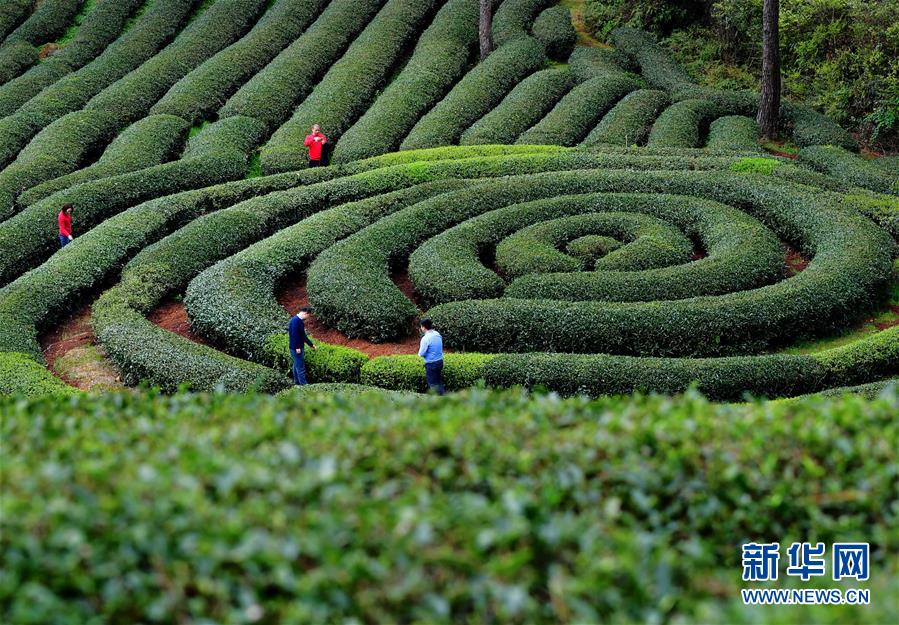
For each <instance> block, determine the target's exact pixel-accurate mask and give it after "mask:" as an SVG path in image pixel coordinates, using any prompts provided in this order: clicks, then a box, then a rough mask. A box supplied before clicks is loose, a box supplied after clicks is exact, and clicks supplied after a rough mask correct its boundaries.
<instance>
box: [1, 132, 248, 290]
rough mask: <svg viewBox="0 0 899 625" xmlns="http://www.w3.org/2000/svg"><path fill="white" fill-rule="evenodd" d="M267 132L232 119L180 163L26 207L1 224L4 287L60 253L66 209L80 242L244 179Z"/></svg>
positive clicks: (195, 141)
mask: <svg viewBox="0 0 899 625" xmlns="http://www.w3.org/2000/svg"><path fill="white" fill-rule="evenodd" d="M262 131H263V129H262V125H261V123H260V122H258V121H256V120H254V119H251V118H247V117H233V118H229V119H227V120H223V121H222V122H218V123H216V124H212V125H211V126H208V127H207V128H205V129H204V130H203V131H201V132H200V133H199V134H197V135H196V136H195V137H193V138H192V139H191V140H190V142H189V144H188V148H187V152H186V154H185V158H183V159H181V160H178V161H173V162H170V163H165V164H162V165H157V166H155V167H150V168H147V169H143V170H140V171H136V172H132V173H128V174H121V175H118V176H112V177H109V178H102V179H100V180H95V181H92V182H87V183H84V184H81V185H78V186H76V187H73V188H70V189H66V190H63V191H60V192H58V193H55V194H53V195H51V196H49V197H47V198H44V199H43V200H40V201H38V202H35V203H34V204H32V205H30V206H28V207H26V208H25V209H23V210H22V212H20V213H19V214H17V215H16V216H15V217H13V218H12V219H9V220H7V221H6V222H3V223H0V284H5V283H7V282H9V281H10V280H12V279H13V278H15V277H17V276H19V275H20V274H21V273H23V272H24V271H26V270H27V269H29V268H31V267H33V266H35V265H37V264H39V263H40V262H42V261H43V260H44V259H46V258H47V257H48V256H49V255H50V254H52V253H54V252H56V251H57V250H58V247H59V244H58V242H57V240H56V232H57V231H56V215H57V213H58V212H59V208H60V206H61V205H62V204H64V203H66V202H69V203H72V204H74V205H75V207H76V215H75V218H74V221H73V226H74V229H75V235H76V238H77V237H80V236H81V235H83V234H84V233H86V232H88V231H89V230H90V229H91V228H93V227H95V226H97V225H98V224H100V223H102V222H103V220H105V219H108V218H109V217H111V216H113V215H115V214H117V213H119V212H121V211H122V210H125V209H126V208H129V207H131V206H134V205H135V204H138V203H140V202H143V201H146V200H149V199H152V198H155V197H161V196H166V195H169V194H172V193H177V192H180V191H184V190H186V189H200V188H203V187H208V186H210V185H215V184H219V183H222V182H225V181H227V180H235V179H238V178H242V177H243V176H244V174H245V173H246V170H247V160H248V155H249V152H250V151H251V150H252V149H253V146H254V145H256V144H257V143H258V141H259V140H260V137H261V136H262Z"/></svg>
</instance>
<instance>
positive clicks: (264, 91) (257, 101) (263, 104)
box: [218, 0, 384, 132]
mask: <svg viewBox="0 0 899 625" xmlns="http://www.w3.org/2000/svg"><path fill="white" fill-rule="evenodd" d="M383 4H384V0H332V2H330V3H329V4H328V7H327V8H326V9H325V10H324V11H323V12H322V14H321V15H320V16H319V17H318V19H317V20H315V22H314V23H313V24H312V25H311V26H310V27H309V28H308V29H307V30H306V31H305V32H304V33H303V34H302V35H301V36H300V37H299V38H298V39H297V40H296V41H294V42H293V43H292V44H290V45H289V46H287V47H286V48H285V49H284V50H282V51H281V53H280V54H278V56H276V57H275V59H274V60H273V61H272V62H271V63H269V64H268V65H266V66H265V67H264V68H263V69H262V70H261V71H259V72H257V73H256V75H255V76H254V77H253V78H251V79H250V80H249V81H248V82H247V83H246V84H245V85H244V86H243V87H241V88H240V89H239V90H238V91H237V93H235V94H234V95H233V96H231V98H230V99H229V100H228V101H227V102H226V103H225V105H224V106H223V107H222V108H221V109H220V110H219V112H218V113H219V117H221V118H224V117H233V116H236V115H240V116H245V117H255V118H256V119H259V120H260V121H262V122H264V123H265V124H266V126H267V128H268V131H269V132H273V131H275V130H276V129H277V128H278V127H279V126H280V125H281V124H283V123H284V122H286V121H287V120H288V119H290V115H291V113H293V111H294V109H295V108H296V106H297V104H299V103H300V102H302V101H303V100H304V99H305V98H306V96H307V95H309V94H310V93H311V92H312V89H313V88H314V87H315V85H316V84H317V83H318V81H319V79H320V78H321V77H322V76H323V75H324V74H325V72H327V71H328V69H329V68H330V67H331V65H333V64H334V62H335V61H337V60H338V59H339V58H340V55H341V54H343V52H344V50H346V48H347V46H348V45H350V43H351V42H352V41H353V39H355V38H356V36H357V35H358V34H359V33H360V32H361V31H362V29H363V28H365V27H366V26H367V25H368V24H369V22H370V21H371V19H372V18H373V17H374V16H375V14H376V13H377V12H378V9H380V8H381V6H382V5H383Z"/></svg>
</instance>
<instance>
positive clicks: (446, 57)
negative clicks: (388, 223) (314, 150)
mask: <svg viewBox="0 0 899 625" xmlns="http://www.w3.org/2000/svg"><path fill="white" fill-rule="evenodd" d="M477 5H478V3H477V2H476V0H450V1H449V2H447V3H446V4H445V5H443V7H442V8H441V9H440V11H439V12H438V13H437V16H436V17H435V18H434V21H433V22H431V25H430V26H428V28H427V29H426V30H425V32H424V33H423V34H422V36H421V38H420V39H419V40H418V44H417V45H416V46H415V50H414V52H413V53H412V57H411V58H410V59H409V62H408V63H407V64H406V65H405V67H404V68H403V70H402V72H400V74H399V76H397V77H396V78H395V79H394V80H393V81H391V83H390V85H389V86H388V87H387V88H386V89H385V90H384V93H382V94H381V95H380V96H379V97H378V99H377V100H375V102H374V104H372V106H371V108H369V109H368V111H366V112H365V114H364V115H363V116H362V117H361V118H360V119H359V121H357V122H356V123H355V124H353V126H352V127H350V129H349V130H347V132H346V133H345V134H344V135H343V137H341V139H340V141H339V142H338V143H337V146H336V147H335V149H334V156H333V161H334V162H335V163H342V162H348V161H354V160H358V159H362V158H367V157H370V156H375V155H377V154H383V153H385V152H390V151H393V150H395V149H397V148H398V147H399V145H400V142H401V141H402V140H403V138H404V137H405V136H406V135H407V134H408V133H409V131H410V130H411V129H412V127H413V126H414V125H415V123H416V122H417V121H418V120H419V119H420V118H421V116H422V115H424V114H425V113H426V112H427V111H428V110H429V109H430V108H431V107H433V106H434V104H436V103H437V102H439V101H440V99H441V98H442V97H443V96H444V95H446V93H447V91H449V89H450V88H451V87H452V85H453V84H455V82H456V81H457V80H458V79H459V77H460V76H462V75H463V74H464V73H465V71H466V69H468V60H469V52H470V49H471V46H472V45H473V44H474V42H475V41H477V24H478V10H477Z"/></svg>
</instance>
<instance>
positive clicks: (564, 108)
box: [517, 72, 639, 146]
mask: <svg viewBox="0 0 899 625" xmlns="http://www.w3.org/2000/svg"><path fill="white" fill-rule="evenodd" d="M638 87H639V84H638V83H637V82H636V81H635V80H634V79H633V78H631V77H629V76H628V75H626V74H624V73H622V72H615V73H608V74H600V75H598V76H596V77H595V78H591V79H589V80H587V81H585V82H583V83H581V84H580V85H578V86H576V87H575V88H574V89H572V90H571V91H570V92H569V93H568V94H567V95H566V96H565V97H563V98H562V99H561V100H560V101H559V103H558V104H557V105H556V106H555V107H554V108H553V109H552V110H551V111H550V112H549V113H548V114H547V115H546V117H544V118H543V119H541V120H540V121H539V122H538V123H537V124H535V125H534V126H533V127H532V128H531V129H530V130H528V131H526V132H525V133H523V134H522V135H521V136H520V137H519V138H518V141H517V143H524V144H550V145H552V144H555V145H567V146H572V145H577V144H578V143H580V142H581V141H582V140H583V139H584V137H586V136H587V134H588V133H589V132H590V130H591V129H592V128H593V127H594V126H595V125H596V123H597V122H598V121H599V120H600V119H602V117H603V115H605V114H606V113H607V112H608V111H609V110H610V109H611V108H612V107H613V106H614V105H615V103H616V102H618V100H620V99H621V98H623V97H625V96H626V95H627V94H628V93H630V92H631V91H634V90H635V89H637V88H638Z"/></svg>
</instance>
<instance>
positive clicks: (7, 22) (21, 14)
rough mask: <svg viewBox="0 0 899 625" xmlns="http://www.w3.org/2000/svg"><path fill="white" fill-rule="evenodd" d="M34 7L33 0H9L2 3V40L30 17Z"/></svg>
mask: <svg viewBox="0 0 899 625" xmlns="http://www.w3.org/2000/svg"><path fill="white" fill-rule="evenodd" d="M33 7H34V3H33V2H32V0H7V1H6V2H4V3H3V4H2V5H0V42H2V41H3V40H4V39H6V37H7V35H9V34H10V33H11V32H12V31H14V30H15V29H16V27H17V26H18V25H19V24H21V23H22V22H24V21H25V20H26V19H28V16H29V15H30V14H31V10H32V8H33Z"/></svg>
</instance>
